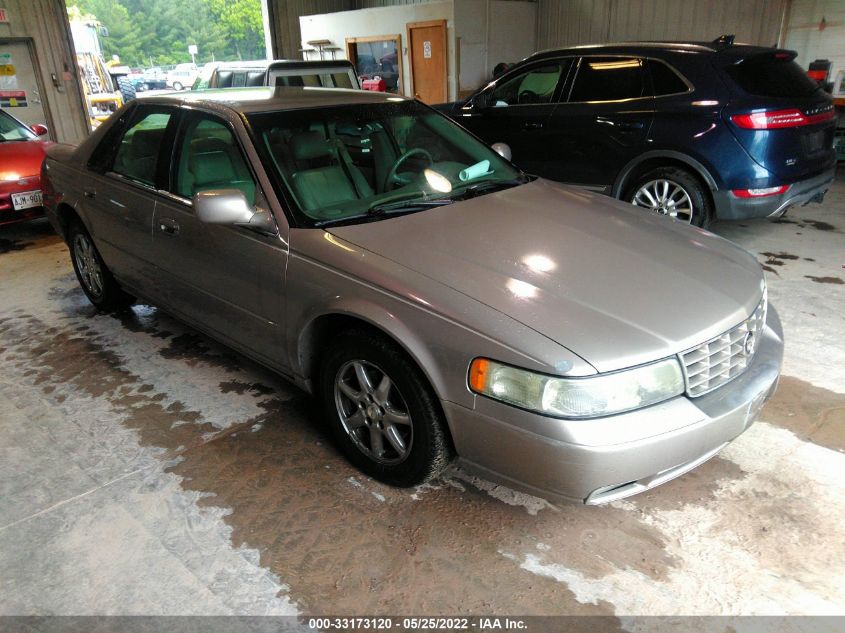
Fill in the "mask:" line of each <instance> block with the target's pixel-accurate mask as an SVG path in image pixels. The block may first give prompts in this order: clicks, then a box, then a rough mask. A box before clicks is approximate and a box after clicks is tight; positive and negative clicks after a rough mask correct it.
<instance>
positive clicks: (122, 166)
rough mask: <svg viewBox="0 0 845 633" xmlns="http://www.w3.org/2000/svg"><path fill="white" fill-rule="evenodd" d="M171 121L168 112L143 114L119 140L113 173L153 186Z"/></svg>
mask: <svg viewBox="0 0 845 633" xmlns="http://www.w3.org/2000/svg"><path fill="white" fill-rule="evenodd" d="M169 122H170V113H169V112H151V113H149V114H147V115H146V116H144V115H141V119H140V120H137V121H136V122H135V123H133V124H132V126H131V127H130V128H129V129H128V130H127V131H126V134H124V135H123V138H122V139H121V140H120V146H119V147H118V148H117V153H116V154H115V156H114V164H113V165H112V171H113V172H115V173H116V174H120V175H121V176H125V177H126V178H130V179H132V180H135V181H136V182H140V183H142V184H145V185H150V186H152V185H154V184H155V176H156V164H157V162H158V155H159V150H160V148H161V144H162V142H163V141H164V133H165V131H166V129H167V124H168V123H169Z"/></svg>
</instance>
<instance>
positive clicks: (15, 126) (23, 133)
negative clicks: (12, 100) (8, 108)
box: [0, 111, 38, 142]
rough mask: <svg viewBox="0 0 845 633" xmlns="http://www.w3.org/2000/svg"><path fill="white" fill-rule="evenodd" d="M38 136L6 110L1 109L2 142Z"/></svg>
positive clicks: (0, 137) (0, 138)
mask: <svg viewBox="0 0 845 633" xmlns="http://www.w3.org/2000/svg"><path fill="white" fill-rule="evenodd" d="M36 138H38V137H37V136H36V135H35V133H34V132H33V131H32V130H30V129H29V128H27V127H26V126H25V125H23V124H22V123H20V122H19V121H18V120H16V119H14V118H12V117H11V116H9V115H8V114H6V113H5V112H2V111H0V142H3V141H31V140H33V139H36Z"/></svg>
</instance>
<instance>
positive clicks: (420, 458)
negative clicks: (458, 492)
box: [319, 331, 451, 487]
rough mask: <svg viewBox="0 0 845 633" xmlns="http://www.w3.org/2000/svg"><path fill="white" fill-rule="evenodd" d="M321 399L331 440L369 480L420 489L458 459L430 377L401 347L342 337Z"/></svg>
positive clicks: (354, 335)
mask: <svg viewBox="0 0 845 633" xmlns="http://www.w3.org/2000/svg"><path fill="white" fill-rule="evenodd" d="M319 396H320V399H321V406H322V409H323V412H324V414H325V416H326V419H327V420H328V421H329V425H330V428H331V431H332V434H333V436H334V438H335V440H336V442H337V444H338V446H339V447H340V448H341V450H342V451H343V453H344V454H345V455H346V457H347V458H348V459H349V461H351V462H352V463H353V464H355V465H356V466H357V467H358V468H359V469H360V470H362V471H363V472H364V473H366V474H367V475H370V476H371V477H373V478H375V479H378V480H379V481H382V482H384V483H387V484H390V485H393V486H401V487H408V486H415V485H418V484H421V483H424V482H426V481H428V480H430V479H432V478H434V477H436V476H437V475H438V474H440V472H441V471H442V470H443V469H444V468H445V467H446V465H447V464H448V463H449V461H450V459H451V445H450V443H449V439H448V436H447V433H446V423H445V420H444V419H443V413H442V411H441V409H440V405H439V403H438V401H437V397H436V396H435V395H434V393H433V391H432V390H431V387H430V386H429V385H428V382H427V381H426V379H425V377H424V376H423V374H422V373H421V372H420V370H419V369H418V368H417V367H416V365H414V364H413V362H412V361H411V360H410V359H408V358H407V357H406V356H405V354H403V353H402V351H401V350H399V349H398V348H397V347H396V346H395V345H393V344H392V343H391V342H389V341H387V340H385V339H384V338H382V337H380V336H378V335H376V334H374V333H370V332H367V331H353V332H348V333H346V334H344V335H342V336H341V337H340V338H339V339H338V341H337V342H336V343H335V345H334V346H333V347H332V349H330V350H329V351H328V352H327V354H326V355H325V357H324V359H323V362H322V365H321V371H320V378H319Z"/></svg>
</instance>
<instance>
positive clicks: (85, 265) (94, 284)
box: [67, 221, 135, 312]
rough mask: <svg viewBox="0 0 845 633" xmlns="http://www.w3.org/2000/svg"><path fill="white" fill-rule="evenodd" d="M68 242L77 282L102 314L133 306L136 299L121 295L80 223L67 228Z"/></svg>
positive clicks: (77, 222) (92, 241) (124, 294)
mask: <svg viewBox="0 0 845 633" xmlns="http://www.w3.org/2000/svg"><path fill="white" fill-rule="evenodd" d="M67 241H68V247H69V248H70V259H71V261H72V262H73V270H74V272H75V273H76V278H77V279H78V280H79V285H80V286H82V290H83V291H84V292H85V296H87V297H88V300H89V301H90V302H91V303H93V304H94V305H95V306H96V307H97V308H98V309H100V310H103V311H105V312H109V311H114V310H121V309H123V308H127V307H129V306H130V305H132V303H133V302H134V301H135V298H134V297H132V296H130V295H128V294H126V293H125V292H123V290H121V288H120V286H118V285H117V282H116V281H115V279H114V277H113V276H112V274H111V272H110V271H109V269H108V268H106V264H105V262H103V258H102V257H100V253H99V252H98V251H97V247H96V246H94V240H92V239H91V236H90V235H89V234H88V231H86V230H85V227H84V226H82V224H81V223H80V222H79V221H76V222H74V223H73V224H71V225H70V227H69V229H68V240H67Z"/></svg>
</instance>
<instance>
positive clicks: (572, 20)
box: [537, 0, 787, 49]
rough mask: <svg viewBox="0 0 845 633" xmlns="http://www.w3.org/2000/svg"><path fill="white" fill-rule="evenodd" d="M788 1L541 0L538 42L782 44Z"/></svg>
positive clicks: (544, 44) (547, 44)
mask: <svg viewBox="0 0 845 633" xmlns="http://www.w3.org/2000/svg"><path fill="white" fill-rule="evenodd" d="M786 5H787V0H688V1H686V2H679V1H678V0H597V1H596V2H591V1H589V0H540V2H539V6H538V9H539V11H538V18H537V24H538V33H537V34H538V46H539V48H541V49H542V48H552V47H556V46H572V45H576V44H587V43H602V42H608V41H617V42H619V41H630V40H673V39H674V40H703V41H709V40H712V39H715V38H716V37H718V36H719V35H723V34H725V33H734V34H736V36H737V41H742V42H748V43H751V44H762V45H767V46H772V45H774V44H775V43H776V42H777V38H778V33H779V31H780V26H781V21H782V18H783V13H784V10H785V8H786Z"/></svg>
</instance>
